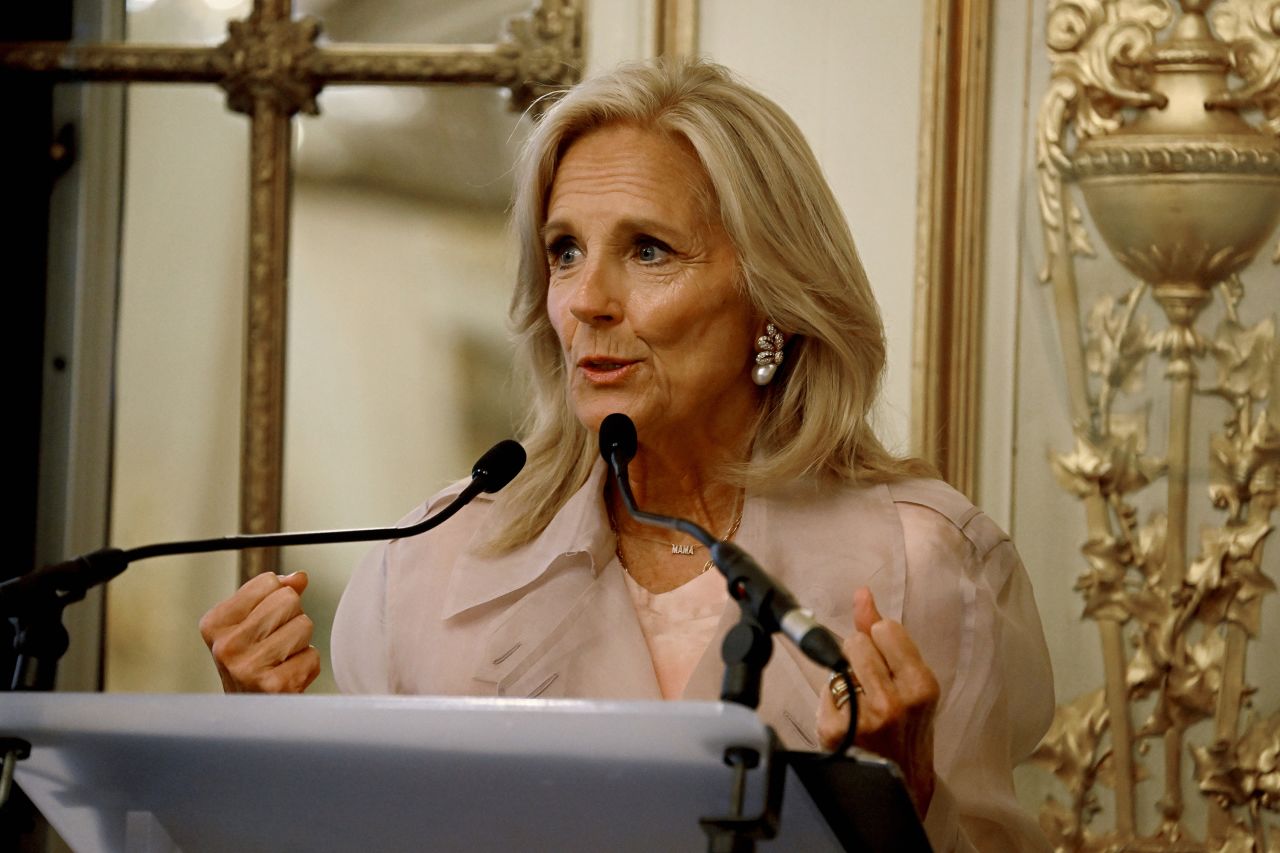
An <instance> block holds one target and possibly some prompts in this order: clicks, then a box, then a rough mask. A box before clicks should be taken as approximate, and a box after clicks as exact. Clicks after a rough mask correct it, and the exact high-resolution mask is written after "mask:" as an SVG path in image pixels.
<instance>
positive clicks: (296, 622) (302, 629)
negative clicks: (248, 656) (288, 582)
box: [253, 613, 315, 668]
mask: <svg viewBox="0 0 1280 853" xmlns="http://www.w3.org/2000/svg"><path fill="white" fill-rule="evenodd" d="M314 631H315V623H314V622H312V621H311V617H310V616H308V615H307V614H305V613H299V614H298V615H297V616H295V617H293V618H292V619H290V620H289V621H288V622H286V623H285V624H283V625H281V626H280V628H279V629H277V630H276V631H273V632H272V633H271V635H270V636H268V637H267V638H266V639H264V640H263V641H262V642H260V643H258V644H257V645H256V646H254V649H253V657H254V660H255V662H256V663H257V665H258V666H260V667H263V668H267V667H273V666H278V665H280V664H281V663H283V662H284V661H286V660H288V659H289V658H291V657H293V656H294V655H296V654H297V653H298V652H300V651H302V650H303V649H305V648H307V646H309V645H310V644H311V635H312V633H314Z"/></svg>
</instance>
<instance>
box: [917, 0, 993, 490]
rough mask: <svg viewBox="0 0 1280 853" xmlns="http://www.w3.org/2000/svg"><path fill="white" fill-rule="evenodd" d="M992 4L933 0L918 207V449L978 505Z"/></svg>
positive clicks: (928, 13)
mask: <svg viewBox="0 0 1280 853" xmlns="http://www.w3.org/2000/svg"><path fill="white" fill-rule="evenodd" d="M991 9H992V6H991V2H990V0H960V2H955V3H951V2H946V1H945V0H930V2H929V3H928V4H927V7H926V15H925V33H926V34H928V41H927V42H926V44H925V51H924V69H923V73H922V78H921V79H922V94H921V110H920V115H921V126H920V178H919V188H918V193H917V207H916V282H915V329H914V340H913V361H912V419H911V425H912V450H913V452H915V453H916V454H918V455H920V456H923V457H924V458H926V459H928V460H929V461H930V462H933V463H934V464H935V465H936V466H937V467H938V469H939V471H940V472H941V473H942V476H943V479H945V480H947V482H949V483H951V484H952V485H953V486H955V487H956V488H957V489H959V490H960V491H962V492H964V493H965V494H967V495H969V496H971V497H975V496H976V495H975V493H976V491H977V485H978V431H979V428H980V407H979V403H980V399H981V398H980V384H981V381H980V377H981V367H982V293H983V287H982V276H983V274H984V269H983V267H984V259H983V245H984V235H985V230H986V154H987V138H986V137H987V106H988V104H987V101H988V97H989V91H990V86H989V80H988V75H989V66H990V27H991Z"/></svg>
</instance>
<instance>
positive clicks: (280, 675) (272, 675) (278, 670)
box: [257, 646, 320, 693]
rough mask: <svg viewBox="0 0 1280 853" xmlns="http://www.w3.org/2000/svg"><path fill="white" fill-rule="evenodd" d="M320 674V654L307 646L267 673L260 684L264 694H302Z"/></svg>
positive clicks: (313, 647) (259, 687)
mask: <svg viewBox="0 0 1280 853" xmlns="http://www.w3.org/2000/svg"><path fill="white" fill-rule="evenodd" d="M319 674H320V652H319V651H317V650H316V648H315V646H307V647H306V648H304V649H302V650H301V651H300V652H298V653H297V654H295V655H293V656H292V657H290V658H289V659H288V660H286V661H285V662H284V663H282V664H280V665H279V666H276V667H273V668H272V669H271V670H269V671H268V672H266V673H265V674H264V675H263V676H262V678H261V680H260V681H259V683H258V685H257V686H258V689H260V690H261V691H262V692H263V693H301V692H302V691H304V690H306V689H307V687H308V685H310V684H311V682H313V681H315V680H316V676H318V675H319Z"/></svg>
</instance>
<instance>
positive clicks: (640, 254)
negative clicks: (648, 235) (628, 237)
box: [636, 239, 671, 264]
mask: <svg viewBox="0 0 1280 853" xmlns="http://www.w3.org/2000/svg"><path fill="white" fill-rule="evenodd" d="M670 256H671V247H670V246H668V245H666V244H665V243H663V242H661V241H660V240H653V239H643V240H638V241H636V258H637V259H638V260H639V261H640V263H642V264H657V263H661V262H662V261H665V260H666V259H667V258H669V257H670Z"/></svg>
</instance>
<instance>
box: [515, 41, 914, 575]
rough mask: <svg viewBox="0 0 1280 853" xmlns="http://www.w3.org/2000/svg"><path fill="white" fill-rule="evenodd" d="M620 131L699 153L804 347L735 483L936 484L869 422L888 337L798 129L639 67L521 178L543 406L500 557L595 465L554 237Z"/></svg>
mask: <svg viewBox="0 0 1280 853" xmlns="http://www.w3.org/2000/svg"><path fill="white" fill-rule="evenodd" d="M612 124H633V125H636V126H639V127H642V128H645V129H650V130H653V131H655V132H657V133H664V134H669V135H671V136H672V137H676V138H681V139H684V140H686V141H687V142H688V143H689V144H690V145H692V147H693V149H694V151H695V152H696V153H697V156H698V158H699V160H700V161H701V163H702V166H703V168H704V169H705V170H706V173H707V176H708V178H709V179H710V186H711V189H712V190H713V192H714V194H715V198H714V199H712V200H711V204H710V205H709V207H710V209H711V210H712V211H718V213H719V216H720V219H721V222H722V223H723V225H724V228H725V230H726V231H727V232H728V234H729V236H730V239H731V240H732V242H733V244H734V247H735V248H736V250H737V253H738V263H739V267H740V270H741V279H742V287H743V289H744V294H745V296H746V297H747V298H748V299H749V300H750V301H751V303H752V305H753V306H754V307H755V308H756V309H757V310H758V311H759V312H760V314H761V315H763V316H765V317H768V318H770V320H772V321H773V322H774V323H776V324H777V326H778V327H779V329H780V330H782V331H783V332H784V333H786V334H788V335H789V336H790V340H789V341H788V343H787V347H786V360H785V362H784V363H783V365H782V366H781V368H780V370H779V372H778V374H777V375H776V376H775V377H774V380H773V382H772V383H771V384H770V385H768V386H767V387H766V389H765V392H764V395H763V397H762V400H763V404H762V409H761V414H760V419H759V422H758V425H757V431H756V435H755V440H754V445H753V452H754V455H753V459H752V461H751V462H750V463H749V464H748V465H745V466H742V467H741V468H740V469H735V470H733V471H728V472H725V476H726V477H727V478H728V479H730V480H732V481H736V482H738V483H740V484H742V485H744V486H747V487H749V488H752V489H755V490H759V491H768V490H770V489H771V488H776V487H779V486H781V485H784V484H786V483H788V482H791V481H793V480H796V479H799V478H805V477H825V478H829V479H832V480H835V481H840V482H851V483H862V484H869V483H881V482H890V481H894V480H898V479H902V478H904V477H911V476H922V475H925V476H927V475H931V474H932V473H933V472H932V469H931V468H930V467H929V466H928V465H927V464H926V463H924V462H922V461H921V460H916V459H901V458H898V457H895V456H894V455H892V454H891V453H889V452H888V451H887V450H886V449H885V448H884V446H883V445H882V444H881V443H880V441H879V439H877V438H876V436H875V434H874V433H873V432H872V430H871V428H870V426H869V425H868V423H867V416H868V413H869V411H870V408H871V405H872V403H873V401H874V400H875V396H876V393H877V391H878V389H879V383H880V378H881V375H882V374H883V372H884V364H885V341H884V326H883V324H882V323H881V321H880V311H879V308H878V306H877V305H876V302H875V299H874V297H873V296H872V293H871V287H870V285H869V284H868V282H867V276H866V273H865V272H864V271H863V269H862V263H861V261H860V260H859V259H858V253H857V250H856V249H855V248H854V243H853V237H852V235H851V234H850V233H849V228H848V225H847V224H846V223H845V219H844V215H843V213H842V212H841V210H840V207H839V205H838V203H837V202H836V199H835V196H834V195H832V193H831V189H830V187H828V186H827V182H826V179H825V178H824V177H823V175H822V170H821V168H820V167H819V165H818V162H817V160H816V159H815V158H814V156H813V152H812V151H810V149H809V146H808V144H807V143H806V142H805V140H804V137H803V136H802V135H801V133H800V130H799V128H798V127H796V124H795V122H793V121H792V120H791V118H790V117H788V116H787V115H786V113H784V112H783V111H782V109H781V108H780V107H778V105H777V104H775V103H773V102H772V101H770V100H769V99H768V98H766V97H764V96H763V95H761V94H760V93H759V92H756V91H755V90H753V89H751V88H749V87H748V86H746V85H745V84H743V83H741V82H739V81H737V80H736V79H734V78H733V76H732V75H731V74H730V73H729V72H728V70H727V69H725V68H723V67H721V66H719V65H715V64H712V63H709V62H705V61H700V60H680V61H663V60H658V61H652V62H643V63H634V64H627V65H624V66H621V67H619V68H618V69H617V70H615V71H613V72H612V73H610V74H606V75H603V76H600V77H596V78H593V79H590V80H587V81H585V82H583V83H580V84H579V85H577V86H575V87H574V88H573V89H571V90H569V91H568V92H567V93H566V94H565V95H564V96H563V97H562V98H560V100H558V101H557V102H556V103H555V104H554V106H552V107H551V108H550V109H549V110H548V111H547V113H546V114H545V115H544V117H543V118H542V120H541V121H540V123H539V124H538V126H537V127H536V128H535V129H534V131H533V133H532V135H531V136H530V137H529V139H528V141H527V143H526V144H525V147H524V150H523V153H522V155H521V158H520V162H519V165H518V167H517V176H516V195H515V200H514V203H513V210H512V226H513V228H514V230H515V232H516V237H517V239H518V240H519V243H520V248H519V252H520V259H519V271H518V277H517V280H516V289H515V293H514V295H513V297H512V301H511V320H512V323H513V326H514V330H515V333H516V336H517V364H518V366H519V368H520V369H521V370H522V371H523V373H525V374H526V375H527V376H526V381H525V382H524V383H523V384H524V385H525V386H526V387H528V388H529V389H530V392H531V395H532V401H531V405H530V408H529V412H528V414H527V416H526V420H525V423H524V427H523V430H522V441H523V443H524V445H525V448H526V450H527V451H528V454H529V464H528V466H527V468H526V470H525V471H524V473H522V474H521V475H520V476H519V477H517V478H516V479H515V481H514V482H513V483H511V485H510V486H508V487H507V489H506V490H505V491H504V492H503V493H502V494H501V495H500V496H499V502H500V505H501V506H502V507H503V512H502V517H503V518H504V521H503V523H502V528H501V530H500V531H499V532H498V534H497V535H496V537H495V538H494V540H493V541H492V543H491V547H492V548H493V549H495V550H498V551H505V550H510V549H512V548H515V547H518V546H520V545H522V544H524V543H526V542H529V541H530V540H532V539H533V538H534V537H536V536H537V535H538V534H539V533H540V532H541V531H542V530H543V529H544V528H545V527H546V526H547V524H549V523H550V521H551V519H552V518H553V517H554V516H555V514H556V513H557V512H559V510H560V508H561V507H562V506H564V504H565V502H566V501H567V500H568V499H569V498H570V497H571V496H572V495H573V494H574V493H575V492H576V491H577V490H578V489H579V488H581V487H582V484H583V483H584V482H585V481H586V479H587V477H588V475H589V473H590V471H591V467H592V464H593V463H594V460H595V458H596V456H597V448H596V445H595V439H594V437H593V436H592V434H591V433H589V432H588V431H587V429H586V428H585V427H583V426H582V425H581V424H580V423H579V422H578V420H577V418H576V417H575V416H574V414H573V407H572V405H571V404H570V400H569V398H568V394H567V382H566V376H565V363H564V357H563V354H562V351H561V348H560V344H559V342H558V340H557V338H556V334H555V331H554V330H553V329H552V327H551V323H550V320H549V319H548V317H547V305H546V294H547V286H548V278H547V259H546V247H545V246H544V245H543V243H542V239H541V236H540V229H541V227H542V225H543V224H544V220H545V215H546V205H547V197H548V195H549V193H550V190H551V185H552V181H553V180H554V178H555V172H556V167H557V166H558V165H559V162H560V159H561V157H562V156H563V155H564V153H565V151H566V150H567V149H568V147H569V146H570V145H571V144H572V143H573V142H574V140H576V139H578V138H580V137H582V136H584V135H585V134H587V133H590V132H591V131H592V130H593V129H596V128H600V127H604V126H606V125H612ZM742 355H743V358H744V360H745V359H746V358H748V357H749V356H750V353H743V354H742Z"/></svg>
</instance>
